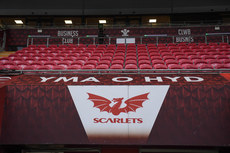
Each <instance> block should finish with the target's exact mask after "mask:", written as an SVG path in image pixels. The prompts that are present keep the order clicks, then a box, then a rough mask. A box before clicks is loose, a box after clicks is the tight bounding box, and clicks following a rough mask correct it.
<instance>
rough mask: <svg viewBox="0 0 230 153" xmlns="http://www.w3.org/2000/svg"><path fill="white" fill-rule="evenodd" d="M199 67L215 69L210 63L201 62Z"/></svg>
mask: <svg viewBox="0 0 230 153" xmlns="http://www.w3.org/2000/svg"><path fill="white" fill-rule="evenodd" d="M199 68H200V69H213V67H212V66H211V65H209V64H201V65H200V66H199Z"/></svg>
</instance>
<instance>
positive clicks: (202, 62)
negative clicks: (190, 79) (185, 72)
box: [193, 59, 207, 66]
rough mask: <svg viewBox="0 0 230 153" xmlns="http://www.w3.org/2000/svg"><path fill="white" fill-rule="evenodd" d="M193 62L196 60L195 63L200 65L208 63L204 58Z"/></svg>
mask: <svg viewBox="0 0 230 153" xmlns="http://www.w3.org/2000/svg"><path fill="white" fill-rule="evenodd" d="M193 62H194V64H195V65H197V66H199V65H201V64H207V62H206V61H204V60H199V59H196V60H193Z"/></svg>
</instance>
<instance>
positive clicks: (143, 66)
mask: <svg viewBox="0 0 230 153" xmlns="http://www.w3.org/2000/svg"><path fill="white" fill-rule="evenodd" d="M139 68H140V69H152V65H150V64H140V65H139Z"/></svg>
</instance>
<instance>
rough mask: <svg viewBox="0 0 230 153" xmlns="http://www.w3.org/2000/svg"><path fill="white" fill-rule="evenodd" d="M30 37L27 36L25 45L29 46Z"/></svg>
mask: <svg viewBox="0 0 230 153" xmlns="http://www.w3.org/2000/svg"><path fill="white" fill-rule="evenodd" d="M29 41H30V38H27V47H28V46H29Z"/></svg>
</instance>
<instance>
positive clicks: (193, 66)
mask: <svg viewBox="0 0 230 153" xmlns="http://www.w3.org/2000/svg"><path fill="white" fill-rule="evenodd" d="M181 66H182V68H183V69H198V67H197V66H196V65H193V64H182V65H181Z"/></svg>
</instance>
